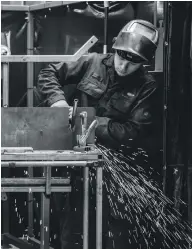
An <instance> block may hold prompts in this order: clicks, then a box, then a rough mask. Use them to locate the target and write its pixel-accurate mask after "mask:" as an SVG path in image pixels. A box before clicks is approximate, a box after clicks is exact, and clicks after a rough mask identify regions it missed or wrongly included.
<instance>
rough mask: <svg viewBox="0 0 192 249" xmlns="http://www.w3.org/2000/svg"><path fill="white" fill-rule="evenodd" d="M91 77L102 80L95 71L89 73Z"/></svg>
mask: <svg viewBox="0 0 192 249" xmlns="http://www.w3.org/2000/svg"><path fill="white" fill-rule="evenodd" d="M91 77H92V78H94V79H96V80H98V81H102V79H101V77H100V76H99V75H98V74H96V73H93V74H92V75H91Z"/></svg>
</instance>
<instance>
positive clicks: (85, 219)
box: [83, 167, 89, 249]
mask: <svg viewBox="0 0 192 249" xmlns="http://www.w3.org/2000/svg"><path fill="white" fill-rule="evenodd" d="M83 179H84V181H83V185H84V199H83V249H88V244H89V239H88V238H89V233H88V231H89V168H87V167H86V168H84V169H83Z"/></svg>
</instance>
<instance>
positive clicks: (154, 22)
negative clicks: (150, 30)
mask: <svg viewBox="0 0 192 249" xmlns="http://www.w3.org/2000/svg"><path fill="white" fill-rule="evenodd" d="M153 6H154V15H153V24H154V26H155V27H157V1H154V3H153Z"/></svg>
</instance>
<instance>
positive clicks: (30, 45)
mask: <svg viewBox="0 0 192 249" xmlns="http://www.w3.org/2000/svg"><path fill="white" fill-rule="evenodd" d="M27 15H28V23H27V54H28V55H33V51H34V39H33V37H34V20H33V14H32V13H30V12H28V13H27ZM33 84H34V64H33V62H28V63H27V106H28V107H33ZM28 174H29V177H33V167H30V168H28ZM28 235H29V237H33V193H29V194H28Z"/></svg>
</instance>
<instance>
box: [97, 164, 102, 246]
mask: <svg viewBox="0 0 192 249" xmlns="http://www.w3.org/2000/svg"><path fill="white" fill-rule="evenodd" d="M96 181H97V184H96V188H97V189H96V249H102V201H103V168H102V167H98V168H97V179H96Z"/></svg>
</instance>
